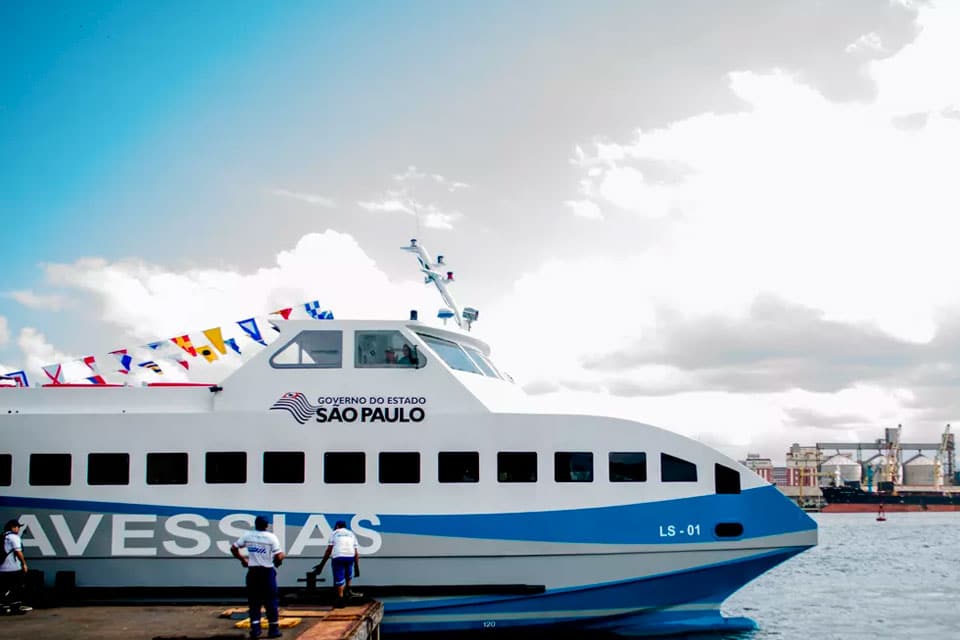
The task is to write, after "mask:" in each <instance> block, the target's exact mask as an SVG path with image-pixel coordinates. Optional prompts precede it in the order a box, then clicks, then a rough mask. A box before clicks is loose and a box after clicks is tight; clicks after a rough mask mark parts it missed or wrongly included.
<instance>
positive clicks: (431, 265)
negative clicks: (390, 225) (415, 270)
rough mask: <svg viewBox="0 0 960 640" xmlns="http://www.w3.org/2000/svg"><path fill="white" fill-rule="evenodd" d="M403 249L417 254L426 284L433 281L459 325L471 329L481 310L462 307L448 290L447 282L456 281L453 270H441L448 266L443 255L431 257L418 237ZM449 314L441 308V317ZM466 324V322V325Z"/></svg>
mask: <svg viewBox="0 0 960 640" xmlns="http://www.w3.org/2000/svg"><path fill="white" fill-rule="evenodd" d="M401 249H402V250H403V251H408V252H410V253H412V254H415V255H416V256H417V260H418V261H419V262H420V271H421V272H422V273H423V275H424V277H423V282H424V284H430V283H431V282H432V283H433V285H434V286H435V287H436V288H437V291H439V292H440V297H441V298H443V302H444V304H446V305H447V307H449V308H450V311H451V312H452V313H453V315H452V317H453V319H454V320H455V321H456V322H457V326H458V327H460V328H461V329H466V330H467V331H469V330H470V327H471V325H472V324H473V323H474V321H476V319H477V317H478V316H479V315H480V312H479V311H477V310H476V309H473V308H471V307H464V308H463V309H461V308H460V305H458V304H457V301H456V300H454V299H453V295H451V293H450V292H449V291H448V290H447V284H449V283H451V282H453V281H454V280H453V271H439V269H441V268H445V267H446V264H445V263H444V262H443V256H437V259H436V261H434V260H433V258H431V257H430V254H429V253H427V250H426V249H424V248H423V247H422V246H421V245H419V244H417V239H416V238H411V240H410V244H409V245H407V246H406V247H401ZM447 315H449V314H444V313H443V310H441V317H446V316H447ZM464 324H466V326H464Z"/></svg>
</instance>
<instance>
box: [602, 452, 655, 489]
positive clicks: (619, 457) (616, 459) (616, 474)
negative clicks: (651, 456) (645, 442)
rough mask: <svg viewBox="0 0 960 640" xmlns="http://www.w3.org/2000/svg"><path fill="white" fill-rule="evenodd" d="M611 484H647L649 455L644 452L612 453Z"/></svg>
mask: <svg viewBox="0 0 960 640" xmlns="http://www.w3.org/2000/svg"><path fill="white" fill-rule="evenodd" d="M609 462H610V482H646V481H647V454H646V453H644V452H642V451H633V452H631V451H620V452H611V453H610V457H609Z"/></svg>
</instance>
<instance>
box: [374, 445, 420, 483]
mask: <svg viewBox="0 0 960 640" xmlns="http://www.w3.org/2000/svg"><path fill="white" fill-rule="evenodd" d="M380 482H381V484H416V483H418V482H420V454H419V453H417V452H416V451H397V452H390V451H381V452H380Z"/></svg>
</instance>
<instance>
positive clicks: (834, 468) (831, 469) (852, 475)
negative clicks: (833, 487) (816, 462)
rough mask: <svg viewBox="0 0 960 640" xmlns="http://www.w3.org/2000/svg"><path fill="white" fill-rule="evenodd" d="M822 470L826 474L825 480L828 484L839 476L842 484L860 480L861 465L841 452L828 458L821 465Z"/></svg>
mask: <svg viewBox="0 0 960 640" xmlns="http://www.w3.org/2000/svg"><path fill="white" fill-rule="evenodd" d="M820 471H821V472H822V473H823V474H824V476H822V477H823V481H824V482H825V483H827V484H831V483H833V482H834V480H835V479H836V478H838V477H839V479H840V484H846V483H848V482H860V465H859V464H858V463H856V462H854V461H853V460H851V459H850V458H848V457H847V456H844V455H840V454H839V453H838V454H837V455H835V456H832V457H830V458H828V459H827V460H826V461H825V462H824V463H823V464H822V465H821V466H820Z"/></svg>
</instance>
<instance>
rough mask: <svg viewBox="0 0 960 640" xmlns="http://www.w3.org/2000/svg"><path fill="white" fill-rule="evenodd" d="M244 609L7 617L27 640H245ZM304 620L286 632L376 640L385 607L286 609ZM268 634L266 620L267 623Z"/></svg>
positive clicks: (310, 637)
mask: <svg viewBox="0 0 960 640" xmlns="http://www.w3.org/2000/svg"><path fill="white" fill-rule="evenodd" d="M238 617H242V618H243V619H244V620H245V619H246V617H247V616H246V609H245V608H243V607H239V606H238V607H235V608H232V609H231V608H227V609H225V608H224V606H223V605H179V606H152V605H125V606H79V607H56V608H50V609H36V610H34V611H31V612H30V613H27V614H25V615H18V616H4V617H3V618H2V622H0V624H2V625H3V629H4V631H5V632H7V633H9V634H13V635H16V636H17V637H21V638H46V639H50V640H59V639H63V640H68V639H69V640H94V639H98V640H126V639H130V640H239V639H241V638H246V637H247V635H248V633H249V631H248V630H246V629H243V628H242V623H241V627H238V626H237V625H238V622H241V621H240V620H237V618H238ZM284 618H286V619H288V620H293V619H299V622H298V623H296V624H295V625H294V626H290V627H286V628H284V629H283V637H284V638H288V639H289V638H297V639H298V640H376V639H377V638H379V636H380V621H381V620H382V619H383V604H382V603H381V602H378V601H376V600H374V601H370V602H363V603H360V604H356V605H351V606H347V607H344V608H342V609H332V608H331V607H329V606H317V607H313V606H297V607H281V608H280V619H281V620H283V619H284ZM263 622H264V635H265V634H266V620H265V619H264V621H263Z"/></svg>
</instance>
